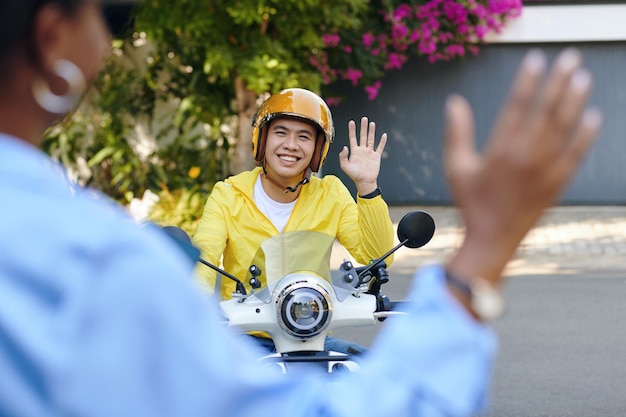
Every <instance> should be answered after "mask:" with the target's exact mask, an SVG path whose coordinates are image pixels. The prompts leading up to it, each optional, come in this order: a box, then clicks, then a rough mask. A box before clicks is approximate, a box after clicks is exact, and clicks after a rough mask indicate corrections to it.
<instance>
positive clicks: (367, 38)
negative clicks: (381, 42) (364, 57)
mask: <svg viewBox="0 0 626 417" xmlns="http://www.w3.org/2000/svg"><path fill="white" fill-rule="evenodd" d="M361 38H362V39H363V45H364V46H365V47H366V48H369V47H371V46H372V44H373V43H374V41H375V40H376V37H375V36H374V35H372V34H371V33H369V32H367V33H364V34H363V36H362V37H361Z"/></svg>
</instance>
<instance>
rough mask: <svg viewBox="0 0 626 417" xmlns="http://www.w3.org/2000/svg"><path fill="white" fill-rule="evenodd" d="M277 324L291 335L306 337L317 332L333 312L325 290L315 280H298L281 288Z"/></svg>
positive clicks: (321, 329)
mask: <svg viewBox="0 0 626 417" xmlns="http://www.w3.org/2000/svg"><path fill="white" fill-rule="evenodd" d="M276 309H277V313H278V322H279V324H280V326H281V327H282V328H283V330H285V331H286V332H287V333H289V334H290V335H292V336H295V337H298V338H301V339H307V338H310V337H313V336H316V335H318V334H320V333H321V332H322V331H323V330H324V329H325V328H326V327H328V324H329V323H330V318H331V315H332V302H331V299H330V296H329V294H328V292H327V291H326V290H325V289H324V288H323V287H321V286H320V285H318V284H316V283H311V282H308V281H298V282H295V283H292V284H290V285H288V286H286V287H285V288H283V289H282V291H281V292H280V294H279V295H278V297H277V299H276Z"/></svg>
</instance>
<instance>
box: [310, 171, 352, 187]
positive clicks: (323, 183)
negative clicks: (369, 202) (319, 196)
mask: <svg viewBox="0 0 626 417" xmlns="http://www.w3.org/2000/svg"><path fill="white" fill-rule="evenodd" d="M311 183H312V184H316V185H317V186H318V187H327V188H328V187H345V185H344V184H343V182H342V181H341V179H340V178H339V177H337V176H336V175H333V174H326V175H324V176H323V177H318V176H311Z"/></svg>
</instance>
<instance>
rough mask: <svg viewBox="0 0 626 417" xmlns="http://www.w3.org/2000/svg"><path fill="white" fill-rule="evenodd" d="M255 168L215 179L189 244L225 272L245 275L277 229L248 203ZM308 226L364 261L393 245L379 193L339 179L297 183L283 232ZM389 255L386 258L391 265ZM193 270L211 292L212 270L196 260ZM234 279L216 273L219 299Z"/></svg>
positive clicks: (232, 287)
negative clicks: (370, 194) (368, 195)
mask: <svg viewBox="0 0 626 417" xmlns="http://www.w3.org/2000/svg"><path fill="white" fill-rule="evenodd" d="M260 173H261V168H255V169H253V170H252V171H246V172H243V173H241V174H238V175H235V176H232V177H229V178H228V179H226V180H225V181H220V182H218V183H216V184H215V186H214V187H213V191H212V192H211V194H210V195H209V198H208V200H207V203H206V206H205V208H204V213H203V215H202V219H201V220H200V224H199V226H198V229H197V231H196V234H195V235H194V238H193V241H194V244H195V245H196V246H197V247H198V248H199V249H200V251H201V256H202V258H203V259H204V260H206V261H208V262H210V263H212V264H213V265H220V259H221V258H222V256H223V259H222V265H223V267H224V270H226V272H228V273H230V274H232V275H234V276H235V277H237V278H239V279H241V280H245V278H246V276H247V272H248V267H249V266H250V263H251V261H252V258H253V257H254V255H255V254H256V251H257V249H258V248H259V247H260V245H261V243H262V242H263V241H265V240H266V239H268V238H269V237H271V236H275V235H277V234H278V233H279V232H278V230H276V228H275V227H274V225H273V224H272V223H271V222H270V221H269V219H268V218H267V217H265V215H264V214H263V213H261V211H260V210H259V209H258V208H257V206H256V204H255V203H254V197H253V189H254V184H255V182H256V180H257V178H258V176H259V174H260ZM295 230H311V231H317V232H323V233H326V234H329V235H331V236H335V237H336V238H337V240H338V241H339V243H340V244H341V245H342V246H344V247H345V248H346V250H348V252H349V253H350V255H352V256H353V257H354V259H355V260H356V261H357V262H359V263H361V264H367V263H368V262H369V261H370V260H372V259H374V258H377V257H379V256H382V255H383V254H384V253H385V252H387V251H388V250H390V249H391V248H392V247H393V243H394V231H393V224H392V222H391V218H390V217H389V209H388V207H387V203H385V201H384V200H383V199H382V197H380V196H377V197H374V198H372V199H363V198H360V197H357V202H355V201H354V198H353V197H352V195H351V194H350V191H349V190H348V189H347V188H346V186H345V185H344V184H343V183H342V182H341V180H340V179H339V178H337V177H336V176H333V175H326V176H324V177H323V178H318V177H315V176H312V177H311V181H310V182H309V183H308V184H306V185H304V186H302V189H301V191H300V195H299V196H298V200H297V202H296V204H295V206H294V208H293V212H292V213H291V217H290V218H289V221H288V222H287V225H286V226H285V230H284V232H289V231H295ZM392 261H393V259H392V257H389V258H387V260H386V262H387V264H388V265H389V264H391V262H392ZM197 272H198V274H199V275H200V277H202V278H203V279H204V280H205V283H206V284H207V286H208V287H209V289H210V290H211V291H213V290H214V288H215V284H216V273H215V272H214V271H213V270H211V269H209V268H208V267H206V266H205V265H199V266H198V268H197ZM234 290H235V283H234V282H233V281H232V280H230V279H228V278H225V277H224V278H222V285H221V289H220V292H221V298H222V299H229V298H231V295H232V293H233V291H234Z"/></svg>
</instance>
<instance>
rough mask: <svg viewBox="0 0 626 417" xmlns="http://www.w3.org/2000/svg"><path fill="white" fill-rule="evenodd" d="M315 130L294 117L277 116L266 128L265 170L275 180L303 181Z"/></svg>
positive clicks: (312, 147)
mask: <svg viewBox="0 0 626 417" xmlns="http://www.w3.org/2000/svg"><path fill="white" fill-rule="evenodd" d="M316 139H317V130H316V129H315V127H313V125H311V124H310V123H307V122H305V121H303V120H300V119H297V118H294V117H279V118H277V119H275V120H272V121H271V122H270V124H269V126H268V131H267V141H266V145H265V167H266V169H267V170H268V172H269V173H270V174H271V175H272V176H274V177H275V178H276V179H277V180H281V181H282V182H284V183H285V184H289V185H293V184H296V183H297V182H298V181H300V180H301V179H302V174H303V172H304V171H305V170H306V169H307V168H308V167H309V165H310V164H311V158H313V153H314V152H315V142H316Z"/></svg>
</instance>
